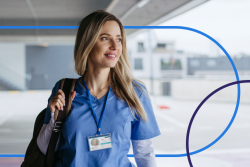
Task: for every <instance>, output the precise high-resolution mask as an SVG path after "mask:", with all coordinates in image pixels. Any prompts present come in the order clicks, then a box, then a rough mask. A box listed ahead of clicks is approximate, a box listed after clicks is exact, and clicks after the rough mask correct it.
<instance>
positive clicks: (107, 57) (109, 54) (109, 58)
mask: <svg viewBox="0 0 250 167" xmlns="http://www.w3.org/2000/svg"><path fill="white" fill-rule="evenodd" d="M104 55H105V56H106V57H107V58H109V59H112V60H114V59H115V58H116V55H115V57H111V56H108V55H112V54H104ZM113 55H114V54H113Z"/></svg>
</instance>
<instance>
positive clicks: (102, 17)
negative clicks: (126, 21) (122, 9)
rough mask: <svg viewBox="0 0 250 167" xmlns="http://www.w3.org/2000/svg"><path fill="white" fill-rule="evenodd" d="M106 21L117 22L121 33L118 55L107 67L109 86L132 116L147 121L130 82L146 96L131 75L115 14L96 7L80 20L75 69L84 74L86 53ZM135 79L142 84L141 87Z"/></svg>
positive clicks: (123, 32)
mask: <svg viewBox="0 0 250 167" xmlns="http://www.w3.org/2000/svg"><path fill="white" fill-rule="evenodd" d="M106 21H116V22H117V23H118V24H119V27H120V30H121V36H122V41H121V42H122V53H121V56H120V58H119V60H118V61H117V64H116V65H115V67H114V68H110V79H111V89H112V91H113V92H114V94H115V96H116V97H117V98H118V99H122V100H124V101H126V103H127V104H128V106H129V108H130V110H131V112H132V114H133V116H134V118H136V116H135V114H137V115H138V116H139V117H140V118H142V119H143V120H144V121H145V122H146V121H147V120H148V117H147V114H146V112H145V110H144V108H143V106H142V103H141V101H140V99H139V97H138V96H137V94H136V92H135V90H134V87H133V85H134V86H135V87H136V88H137V89H139V90H140V92H141V93H143V94H144V95H146V97H147V98H149V96H148V93H147V90H146V87H145V85H144V83H143V82H141V81H140V80H137V79H136V78H135V77H134V76H133V73H132V69H131V66H130V62H129V56H128V52H127V47H126V34H125V30H124V28H123V26H122V24H121V22H120V20H119V19H118V18H116V17H115V16H114V15H112V14H110V13H108V12H106V11H103V10H98V11H95V12H93V13H91V14H89V15H88V16H86V17H85V18H83V19H82V21H81V22H80V25H79V28H78V31H77V35H76V41H75V47H74V60H75V71H76V73H77V74H78V75H80V76H83V74H84V73H85V70H86V69H87V59H88V55H89V53H90V52H91V50H92V48H93V47H94V45H95V43H96V41H97V39H98V37H99V35H100V31H101V28H102V26H103V25H104V24H105V22H106ZM135 81H136V82H138V83H140V84H142V85H143V87H142V86H140V85H139V84H137V83H136V82H135ZM132 84H133V85H132ZM145 92H146V93H145ZM149 99H150V98H149Z"/></svg>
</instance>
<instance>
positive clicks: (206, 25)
mask: <svg viewBox="0 0 250 167" xmlns="http://www.w3.org/2000/svg"><path fill="white" fill-rule="evenodd" d="M249 8H250V0H140V1H139V0H126V1H125V0H102V1H98V0H70V1H67V0H60V1H59V0H43V1H41V0H1V1H0V26H78V24H79V22H80V21H81V19H82V18H83V17H85V16H86V15H88V14H89V13H91V12H93V11H95V10H98V9H103V10H106V11H108V12H110V13H112V14H114V15H115V16H117V17H118V18H119V19H120V20H121V21H122V23H123V25H124V26H185V27H191V28H195V29H197V30H200V31H202V32H204V33H206V34H208V35H210V36H211V37H213V38H214V39H215V40H217V41H218V42H219V43H220V44H221V45H222V46H223V47H224V48H225V49H226V50H227V52H228V53H229V55H230V56H231V58H232V60H233V61H234V63H235V66H236V68H237V70H238V73H239V78H240V80H243V79H248V80H249V79H250V47H249V46H250V31H249V30H250V18H249V16H250V11H249ZM76 31H77V30H76V29H0V105H1V110H0V155H2V156H3V155H11V154H20V155H23V154H25V151H26V148H27V146H28V144H29V141H30V140H31V137H32V132H33V126H34V121H35V118H36V116H37V115H38V113H39V112H40V111H41V110H42V109H44V108H45V107H46V106H47V102H48V98H49V96H50V93H51V89H52V88H53V86H54V85H55V83H56V82H57V81H58V80H59V79H62V78H66V77H69V78H78V77H79V76H78V75H77V74H75V72H74V61H73V49H74V41H75V35H76ZM126 35H127V46H128V51H129V56H130V63H131V66H132V69H133V72H134V75H135V77H136V78H138V79H139V80H141V81H143V82H144V83H145V85H146V87H147V89H148V91H149V93H150V96H151V99H152V105H153V108H154V112H155V116H156V119H157V121H158V124H159V127H160V130H161V133H162V134H161V135H160V136H158V137H156V138H154V145H155V153H156V154H183V153H185V140H186V131H187V127H188V123H189V120H190V118H191V116H192V114H193V112H194V111H195V109H196V107H197V106H198V105H199V103H200V102H201V101H202V100H203V99H204V98H205V97H206V96H207V95H208V94H209V93H210V92H212V91H213V90H215V89H216V88H218V87H220V86H222V85H224V84H227V83H229V82H233V81H236V77H235V74H234V71H233V67H232V65H231V63H230V61H229V60H228V58H227V57H226V55H225V54H224V53H223V52H222V51H221V50H220V48H219V47H218V46H217V45H216V44H214V43H213V42H212V41H210V40H209V39H207V38H205V37H204V36H202V35H200V34H197V33H194V32H191V31H187V30H177V29H161V30H159V29H158V30H156V29H151V30H139V29H126ZM236 101H237V86H231V87H228V88H226V89H223V90H222V91H220V92H218V93H217V94H215V95H214V96H212V97H211V98H210V99H209V100H208V101H207V102H206V103H205V104H204V105H203V106H202V107H201V109H200V110H199V113H198V114H197V116H196V118H195V120H194V122H193V126H192V129H191V133H190V150H191V151H195V150H198V149H201V148H203V147H205V146H207V145H208V144H210V143H211V142H213V141H214V140H215V139H216V138H217V137H218V136H219V135H220V134H221V133H222V132H223V131H224V129H225V128H226V127H227V125H228V124H229V122H230V120H231V118H232V116H233V113H234V111H235V107H236ZM249 122H250V85H249V84H241V100H240V106H239V110H238V113H237V116H236V118H235V120H234V123H233V124H232V126H231V128H230V129H229V131H228V132H227V133H226V134H225V136H224V137H223V138H222V139H221V140H219V141H218V142H217V143H216V144H214V145H213V146H212V147H210V148H208V149H206V150H205V151H203V152H201V153H198V154H195V155H192V156H191V158H192V161H193V165H194V166H196V167H197V166H198V167H248V166H249V165H250V142H249V140H250V133H249V130H250V123H249ZM132 153H133V150H132V149H130V151H129V154H132ZM130 160H131V161H132V162H135V160H134V158H130ZM156 160H157V164H158V166H159V167H165V166H171V167H188V166H189V164H188V161H187V157H171V158H170V157H164V158H162V157H159V158H156ZM22 161H23V158H22V157H19V158H17V157H12V158H11V157H9V158H3V157H1V158H0V167H3V166H4V167H16V166H20V164H21V162H22Z"/></svg>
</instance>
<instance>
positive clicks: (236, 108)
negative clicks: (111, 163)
mask: <svg viewBox="0 0 250 167" xmlns="http://www.w3.org/2000/svg"><path fill="white" fill-rule="evenodd" d="M123 27H124V29H183V30H189V31H193V32H196V33H198V34H201V35H203V36H205V37H207V38H208V39H210V40H211V41H213V42H214V43H215V44H216V45H217V46H219V47H220V49H221V50H222V51H223V52H224V53H225V54H226V56H227V58H228V59H229V61H230V63H231V65H232V66H233V69H234V73H235V76H236V80H237V81H239V75H238V72H237V69H236V67H235V65H234V63H233V60H232V59H231V57H230V56H229V54H228V53H227V51H226V50H225V49H224V48H223V47H222V46H221V45H220V44H219V43H218V42H217V41H216V40H215V39H213V38H212V37H210V36H209V35H207V34H205V33H204V32H202V31H199V30H196V29H194V28H189V27H184V26H123ZM0 29H78V26H0ZM237 90H238V94H237V103H236V107H235V111H234V114H233V117H232V119H231V120H230V122H229V124H228V126H227V128H226V129H225V130H224V131H223V133H222V134H221V135H220V136H219V137H218V138H217V139H215V140H214V141H213V142H212V143H210V144H209V145H207V146H205V147H203V148H201V149H199V150H196V151H194V152H191V153H190V155H193V154H197V153H199V152H202V151H204V150H206V149H207V148H209V147H211V146H212V145H214V144H215V143H216V142H217V141H218V140H220V138H221V137H223V136H224V135H225V133H226V132H227V131H228V129H229V128H230V126H231V125H232V123H233V121H234V119H235V117H236V114H237V111H238V108H239V103H240V84H237ZM22 155H23V154H22ZM10 156H11V157H20V156H21V155H20V154H19V155H16V156H15V154H9V155H8V154H2V155H0V157H10ZM23 156H24V155H23ZM183 156H187V154H157V155H156V157H183ZM127 157H134V155H131V154H128V155H127Z"/></svg>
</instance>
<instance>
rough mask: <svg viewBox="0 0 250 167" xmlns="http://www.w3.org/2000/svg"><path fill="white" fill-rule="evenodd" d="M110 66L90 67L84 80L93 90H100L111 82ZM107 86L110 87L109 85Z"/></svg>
mask: <svg viewBox="0 0 250 167" xmlns="http://www.w3.org/2000/svg"><path fill="white" fill-rule="evenodd" d="M109 73H110V68H105V69H93V68H92V69H91V68H88V69H87V71H86V73H85V75H84V81H85V83H86V85H87V87H88V89H89V90H90V91H91V92H95V93H96V92H99V91H100V90H102V89H103V88H104V87H105V86H107V84H108V83H109ZM106 88H109V87H108V86H107V87H106Z"/></svg>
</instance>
